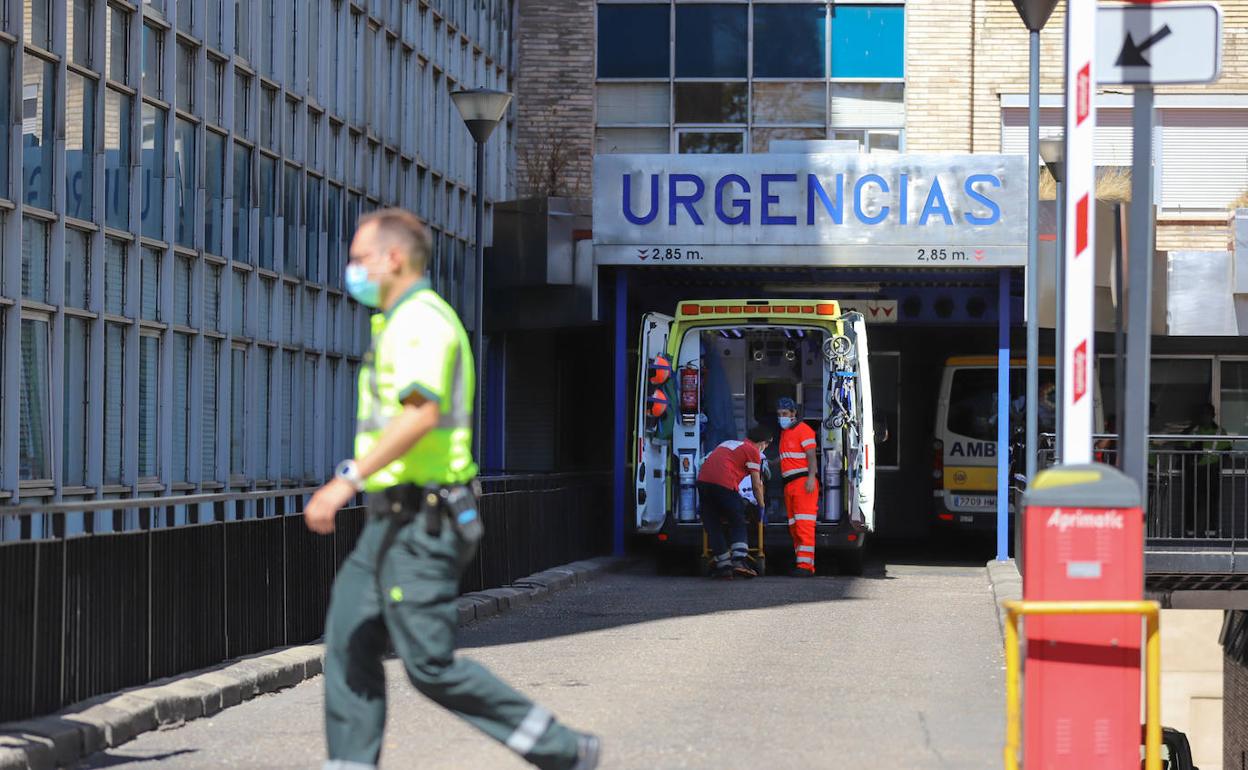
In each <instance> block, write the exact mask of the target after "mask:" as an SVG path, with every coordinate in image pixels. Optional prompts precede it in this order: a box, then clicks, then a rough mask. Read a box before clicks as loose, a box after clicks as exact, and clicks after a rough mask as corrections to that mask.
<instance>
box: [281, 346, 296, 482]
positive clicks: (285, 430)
mask: <svg viewBox="0 0 1248 770" xmlns="http://www.w3.org/2000/svg"><path fill="white" fill-rule="evenodd" d="M281 356H282V388H283V392H284V393H288V394H290V395H289V396H287V397H286V398H285V399H283V401H284V402H285V405H284V406H283V408H282V418H281V419H282V454H281V458H282V468H281V475H282V476H284V477H286V478H294V476H295V469H294V463H293V462H292V458H291V455H292V454H293V447H294V437H293V436H292V435H291V422H292V417H293V415H294V411H295V398H297V397H298V394H299V391H298V389H297V388H296V387H295V354H294V353H293V352H291V351H289V350H284V351H282V353H281Z"/></svg>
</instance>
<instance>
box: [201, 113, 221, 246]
mask: <svg viewBox="0 0 1248 770" xmlns="http://www.w3.org/2000/svg"><path fill="white" fill-rule="evenodd" d="M204 137H205V138H204V186H205V191H204V195H205V198H206V200H205V201H204V251H207V252H210V253H212V254H224V253H225V251H224V248H225V246H224V239H223V237H222V236H223V233H222V230H223V229H224V228H225V142H226V140H225V137H224V136H222V135H221V134H218V133H217V132H215V131H208V132H206V133H205V135H204Z"/></svg>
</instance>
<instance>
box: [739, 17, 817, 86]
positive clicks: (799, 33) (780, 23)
mask: <svg viewBox="0 0 1248 770" xmlns="http://www.w3.org/2000/svg"><path fill="white" fill-rule="evenodd" d="M826 16H827V12H826V10H825V8H824V5H823V4H822V3H820V4H819V5H810V4H809V3H807V4H796V3H792V4H789V3H785V4H776V5H771V4H768V5H755V6H754V76H755V77H760V78H821V77H824V75H825V74H826V72H827V64H826V61H825V57H826V50H827V49H826V41H827V18H826Z"/></svg>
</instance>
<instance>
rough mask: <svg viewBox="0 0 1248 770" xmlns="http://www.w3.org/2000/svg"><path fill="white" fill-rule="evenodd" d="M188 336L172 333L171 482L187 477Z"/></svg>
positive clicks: (188, 416) (188, 429) (189, 369)
mask: <svg viewBox="0 0 1248 770" xmlns="http://www.w3.org/2000/svg"><path fill="white" fill-rule="evenodd" d="M190 390H191V337H190V335H189V334H174V335H173V458H172V460H173V468H172V469H171V473H172V474H173V481H186V480H187V479H188V477H189V473H188V471H189V470H190V457H189V454H188V452H187V437H188V436H190V434H191V408H190Z"/></svg>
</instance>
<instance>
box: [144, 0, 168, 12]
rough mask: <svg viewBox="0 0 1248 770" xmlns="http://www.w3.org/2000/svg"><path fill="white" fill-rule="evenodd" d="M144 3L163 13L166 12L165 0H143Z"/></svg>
mask: <svg viewBox="0 0 1248 770" xmlns="http://www.w3.org/2000/svg"><path fill="white" fill-rule="evenodd" d="M143 4H144V5H146V6H148V7H149V8H153V9H155V10H157V11H160V13H161V14H164V12H165V0H143Z"/></svg>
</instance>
